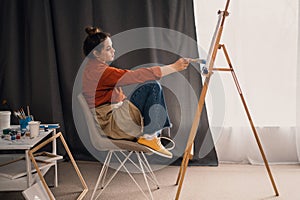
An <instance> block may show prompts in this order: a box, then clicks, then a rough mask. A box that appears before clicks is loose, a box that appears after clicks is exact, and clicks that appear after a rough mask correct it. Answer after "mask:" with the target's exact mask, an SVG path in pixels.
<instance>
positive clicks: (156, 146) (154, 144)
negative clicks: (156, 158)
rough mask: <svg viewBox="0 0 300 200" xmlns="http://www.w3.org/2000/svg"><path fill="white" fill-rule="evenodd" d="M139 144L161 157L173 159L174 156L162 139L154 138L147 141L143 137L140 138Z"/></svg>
mask: <svg viewBox="0 0 300 200" xmlns="http://www.w3.org/2000/svg"><path fill="white" fill-rule="evenodd" d="M137 143H139V144H141V145H144V146H145V147H147V148H148V149H149V150H150V151H152V152H153V153H155V154H158V155H160V156H163V157H166V158H172V157H173V154H172V153H171V152H170V151H168V150H167V149H166V148H165V147H164V146H163V145H162V144H161V142H160V139H159V138H157V137H154V138H153V139H152V140H146V139H145V138H143V137H140V138H139V139H138V141H137Z"/></svg>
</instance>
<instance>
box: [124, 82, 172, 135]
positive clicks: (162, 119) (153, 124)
mask: <svg viewBox="0 0 300 200" xmlns="http://www.w3.org/2000/svg"><path fill="white" fill-rule="evenodd" d="M129 100H130V101H131V102H132V103H133V104H134V105H135V106H136V107H137V108H138V109H139V110H140V112H141V114H142V116H143V117H144V134H153V133H155V132H158V131H160V130H162V129H163V128H166V127H170V126H171V123H170V118H169V115H168V111H167V107H166V103H165V99H164V94H163V90H162V87H161V85H160V83H159V82H157V81H148V82H145V83H142V84H140V85H138V86H137V89H135V91H134V92H133V93H132V94H131V95H130V97H129Z"/></svg>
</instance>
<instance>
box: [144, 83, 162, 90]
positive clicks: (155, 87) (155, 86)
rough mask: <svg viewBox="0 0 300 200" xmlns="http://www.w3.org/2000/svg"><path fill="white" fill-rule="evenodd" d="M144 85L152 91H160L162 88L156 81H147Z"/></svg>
mask: <svg viewBox="0 0 300 200" xmlns="http://www.w3.org/2000/svg"><path fill="white" fill-rule="evenodd" d="M145 84H146V85H147V86H149V87H152V89H153V90H162V86H161V84H160V83H159V82H158V81H148V82H145Z"/></svg>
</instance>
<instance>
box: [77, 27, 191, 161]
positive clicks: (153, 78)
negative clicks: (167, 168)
mask: <svg viewBox="0 0 300 200" xmlns="http://www.w3.org/2000/svg"><path fill="white" fill-rule="evenodd" d="M85 31H86V33H87V34H88V35H87V37H86V39H85V41H84V45H83V51H84V54H85V56H87V62H86V66H85V69H84V72H83V79H82V83H83V84H82V85H83V92H82V93H83V95H84V97H85V99H86V100H87V103H88V105H89V107H90V109H91V110H92V112H93V113H94V115H95V118H96V119H97V121H98V124H99V127H98V128H99V131H100V134H102V135H106V136H108V137H110V138H112V139H127V140H136V141H137V142H138V143H139V144H141V145H144V146H146V147H147V148H148V149H149V150H151V151H152V152H154V153H156V154H159V155H161V156H164V157H167V158H172V153H171V152H170V151H168V150H167V149H166V148H165V147H164V146H163V145H162V144H161V141H160V139H159V137H158V136H159V135H160V132H161V130H162V129H164V128H168V127H170V126H171V123H170V119H169V116H168V113H167V109H166V104H165V100H164V95H163V91H162V87H161V85H160V84H159V83H158V82H157V80H159V79H161V78H162V77H163V76H167V75H169V74H171V73H174V72H178V71H181V70H184V69H186V68H187V67H188V65H189V60H188V59H183V58H180V59H179V60H177V61H176V62H175V63H173V64H170V65H165V66H153V67H148V68H139V69H136V70H123V69H117V68H114V67H112V66H109V65H108V63H109V62H111V61H113V60H114V53H115V49H114V48H113V47H112V41H111V38H110V34H109V33H105V32H102V31H101V30H100V29H99V28H97V27H87V28H86V29H85ZM137 83H139V85H138V87H137V88H136V89H135V90H134V91H133V92H132V93H131V94H130V96H129V97H127V96H126V95H125V94H124V92H123V90H122V86H125V85H131V84H137Z"/></svg>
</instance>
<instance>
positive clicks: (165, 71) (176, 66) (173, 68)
mask: <svg viewBox="0 0 300 200" xmlns="http://www.w3.org/2000/svg"><path fill="white" fill-rule="evenodd" d="M189 63H190V62H189V59H185V58H180V59H178V60H177V61H176V62H174V63H172V64H170V65H164V66H161V68H160V70H161V76H162V77H163V76H167V75H169V74H172V73H174V72H179V71H182V70H185V69H186V68H187V67H188V65H189Z"/></svg>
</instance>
